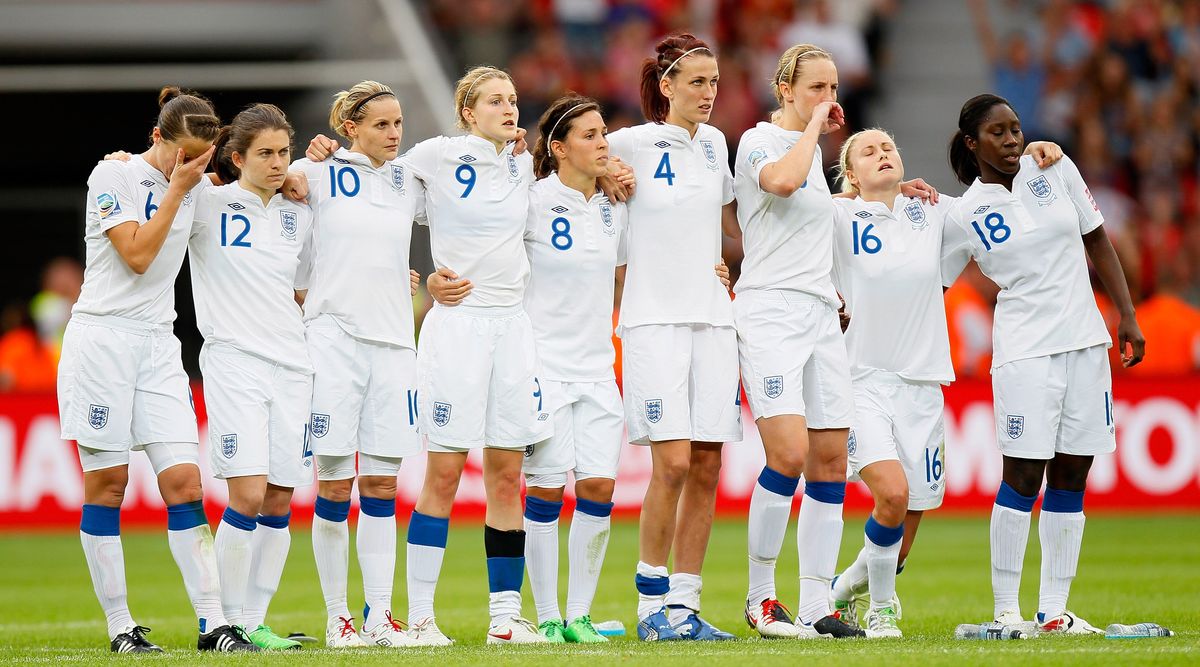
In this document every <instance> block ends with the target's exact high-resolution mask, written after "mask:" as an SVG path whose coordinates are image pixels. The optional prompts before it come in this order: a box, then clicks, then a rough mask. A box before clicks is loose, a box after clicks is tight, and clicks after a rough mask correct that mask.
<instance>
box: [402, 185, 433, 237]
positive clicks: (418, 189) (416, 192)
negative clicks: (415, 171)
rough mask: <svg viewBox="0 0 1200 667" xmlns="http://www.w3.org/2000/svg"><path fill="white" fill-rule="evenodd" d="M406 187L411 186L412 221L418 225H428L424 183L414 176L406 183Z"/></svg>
mask: <svg viewBox="0 0 1200 667" xmlns="http://www.w3.org/2000/svg"><path fill="white" fill-rule="evenodd" d="M407 187H410V188H412V197H413V221H414V222H416V223H417V224H419V225H425V226H426V227H428V226H429V211H428V209H426V207H425V206H426V201H427V197H428V195H427V194H426V191H425V184H424V183H422V182H421V181H419V180H417V179H415V178H414V179H412V180H411V181H410V182H409V183H408V186H407Z"/></svg>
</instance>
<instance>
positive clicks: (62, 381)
mask: <svg viewBox="0 0 1200 667" xmlns="http://www.w3.org/2000/svg"><path fill="white" fill-rule="evenodd" d="M58 414H59V419H60V421H61V424H62V425H61V429H62V432H61V437H62V439H63V440H75V441H77V442H78V443H79V444H80V445H82V446H84V447H87V448H89V449H98V450H105V451H128V450H130V449H139V448H140V447H141V446H142V445H146V444H149V443H152V442H190V443H196V442H198V438H197V434H196V412H195V410H194V409H193V408H192V394H191V389H190V388H189V386H188V377H187V374H186V373H184V372H183V364H182V362H181V361H180V353H179V340H178V339H177V338H175V336H174V334H172V333H171V327H170V325H162V326H154V325H146V324H143V323H140V322H136V321H133V320H127V319H125V318H119V317H91V316H87V315H75V316H73V317H72V318H71V321H70V322H69V323H68V324H67V330H66V334H65V335H64V336H63V346H62V357H61V359H60V361H59V364H58ZM126 460H128V457H126Z"/></svg>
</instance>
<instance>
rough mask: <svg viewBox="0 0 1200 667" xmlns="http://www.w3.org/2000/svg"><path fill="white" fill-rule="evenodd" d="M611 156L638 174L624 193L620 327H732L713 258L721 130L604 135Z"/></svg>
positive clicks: (724, 166)
mask: <svg viewBox="0 0 1200 667" xmlns="http://www.w3.org/2000/svg"><path fill="white" fill-rule="evenodd" d="M608 145H609V148H610V150H611V151H612V154H613V155H616V156H618V157H620V158H621V159H622V160H624V161H625V162H626V163H627V164H629V166H630V167H632V168H633V171H634V173H636V174H637V175H638V185H637V191H636V193H635V194H634V196H633V197H632V198H631V199H630V200H629V203H628V207H629V240H628V242H627V243H628V247H629V269H628V273H627V274H626V276H625V291H624V293H623V295H622V297H621V318H620V329H619V330H624V329H626V328H629V327H635V326H639V325H643V324H709V325H712V326H727V327H731V326H733V309H732V307H731V306H730V301H729V292H728V291H727V290H726V289H725V286H724V285H722V284H721V281H720V279H718V278H717V275H716V272H715V271H713V267H714V266H716V265H717V264H720V263H721V207H722V206H723V205H725V204H728V203H729V202H731V201H733V176H732V175H731V174H730V173H729V149H728V147H727V146H726V145H725V135H724V134H722V133H721V131H720V130H718V129H717V128H715V127H712V126H711V125H704V124H701V125H700V126H699V127H698V128H697V129H696V136H695V137H692V136H689V135H688V132H687V130H685V129H683V128H682V127H679V126H676V125H670V124H668V123H646V124H645V125H638V126H636V127H629V128H625V129H622V130H617V131H616V132H613V133H612V134H610V135H608Z"/></svg>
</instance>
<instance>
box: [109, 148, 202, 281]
mask: <svg viewBox="0 0 1200 667" xmlns="http://www.w3.org/2000/svg"><path fill="white" fill-rule="evenodd" d="M212 154H213V149H212V148H211V147H210V148H209V149H208V150H206V151H204V153H202V154H200V155H198V156H196V157H195V158H193V159H191V160H188V161H184V159H183V158H184V152H183V149H182V148H181V149H179V154H178V155H177V156H176V157H175V169H174V170H173V171H172V172H171V182H170V183H169V184H168V185H167V193H166V194H165V195H163V198H162V201H161V202H159V204H158V210H156V211H155V212H154V215H152V216H150V219H149V220H147V221H146V224H144V225H139V224H138V222H137V221H136V220H129V221H127V222H123V223H121V224H119V225H117V226H115V227H113V228H111V229H109V230H108V232H106V233H107V234H108V240H109V241H110V242H111V243H112V244H113V248H115V249H116V251H117V254H118V255H120V256H121V259H122V260H123V261H124V262H125V264H126V265H128V266H129V268H130V270H132V271H133V272H134V273H136V274H138V275H141V274H143V273H145V272H146V271H147V269H149V268H150V264H151V263H152V262H153V261H154V258H155V257H158V252H159V251H160V250H162V247H163V243H165V242H166V240H167V234H169V233H170V231H171V225H172V224H174V222H175V214H176V213H178V212H179V206H180V204H182V203H183V198H184V197H185V196H187V193H188V192H190V191H191V189H192V188H194V187H196V184H197V183H199V182H200V179H201V178H203V177H204V169H205V168H206V167H208V160H209V158H211V157H212Z"/></svg>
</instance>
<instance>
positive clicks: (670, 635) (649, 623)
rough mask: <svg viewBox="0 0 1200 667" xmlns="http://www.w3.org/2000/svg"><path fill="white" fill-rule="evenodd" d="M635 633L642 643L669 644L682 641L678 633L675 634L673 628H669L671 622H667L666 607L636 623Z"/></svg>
mask: <svg viewBox="0 0 1200 667" xmlns="http://www.w3.org/2000/svg"><path fill="white" fill-rule="evenodd" d="M637 633H638V639H640V640H642V641H644V642H670V641H676V640H679V639H683V637H680V636H679V633H678V632H675V628H672V627H671V621H669V620H667V608H666V607H663V608H662V609H659V610H658V611H656V612H654V613H653V614H650V615H649V616H647V617H646V618H643V619H642V620H641V621H640V622H638V626H637Z"/></svg>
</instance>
